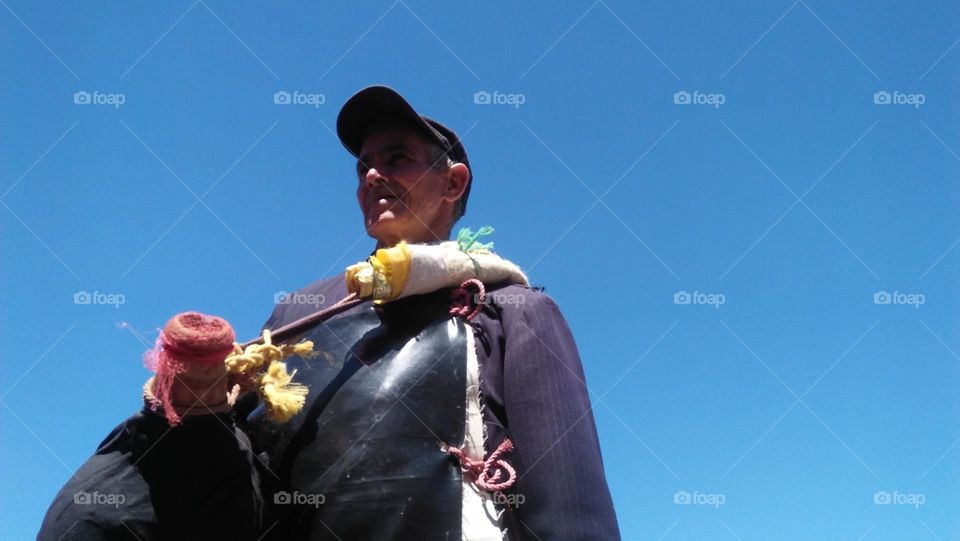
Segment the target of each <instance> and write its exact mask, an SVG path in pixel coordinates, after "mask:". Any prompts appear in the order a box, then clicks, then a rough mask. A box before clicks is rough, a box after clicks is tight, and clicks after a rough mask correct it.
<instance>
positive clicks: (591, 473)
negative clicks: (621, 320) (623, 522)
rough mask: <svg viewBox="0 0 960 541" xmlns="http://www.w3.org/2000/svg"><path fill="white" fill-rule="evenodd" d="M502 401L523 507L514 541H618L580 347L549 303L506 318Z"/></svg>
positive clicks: (529, 298)
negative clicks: (565, 540) (559, 540)
mask: <svg viewBox="0 0 960 541" xmlns="http://www.w3.org/2000/svg"><path fill="white" fill-rule="evenodd" d="M503 333H504V341H505V344H504V350H503V352H504V359H503V386H504V389H503V399H504V407H505V410H506V418H507V423H508V425H509V426H508V430H509V433H510V435H511V437H512V438H513V442H514V456H513V462H514V464H515V466H516V470H517V482H516V484H515V486H514V487H513V490H511V492H513V493H514V494H516V495H517V496H518V498H517V501H518V502H519V501H520V500H519V496H520V495H522V496H523V500H522V501H523V503H522V504H521V505H518V506H516V507H515V509H514V510H513V513H512V514H513V518H514V519H515V520H516V522H517V524H515V525H514V527H513V529H514V530H515V531H514V532H513V533H514V536H512V538H513V537H518V538H521V539H526V538H530V539H571V540H572V539H590V540H597V539H620V534H619V528H618V525H617V519H616V515H615V513H614V509H613V502H612V500H611V498H610V491H609V489H608V487H607V482H606V478H605V477H604V471H603V461H602V458H601V455H600V445H599V442H598V439H597V430H596V426H595V424H594V419H593V411H592V407H591V405H590V398H589V394H588V390H587V386H586V384H585V382H584V381H585V380H584V374H583V367H582V366H581V363H580V356H579V354H578V353H577V346H576V344H575V343H574V340H573V336H572V335H571V333H570V328H569V327H568V325H567V322H566V320H565V319H564V318H563V315H562V314H561V313H560V310H559V308H558V307H557V305H556V303H555V302H554V301H553V300H552V299H551V298H550V297H548V296H546V295H544V294H542V293H540V292H537V291H529V293H528V294H527V295H525V296H524V302H523V303H522V304H520V305H519V306H517V307H515V308H514V309H508V310H504V314H503Z"/></svg>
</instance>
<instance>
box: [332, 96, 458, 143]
mask: <svg viewBox="0 0 960 541" xmlns="http://www.w3.org/2000/svg"><path fill="white" fill-rule="evenodd" d="M384 117H395V118H400V119H403V120H406V121H409V122H410V123H411V125H413V126H416V127H417V128H419V129H420V130H421V131H423V133H424V134H425V135H427V136H428V137H430V138H431V139H433V140H435V141H436V142H437V143H439V144H440V145H441V146H443V147H445V148H449V147H450V145H451V143H450V141H449V140H448V139H447V138H446V137H444V136H443V135H442V134H440V133H439V132H437V130H436V129H435V128H433V127H432V126H431V125H430V124H429V123H427V121H426V120H424V119H423V117H421V116H420V114H419V113H417V111H416V110H415V109H414V108H413V106H411V105H410V104H409V103H407V100H405V99H403V97H402V96H401V95H400V94H398V93H397V91H396V90H394V89H392V88H390V87H388V86H380V85H377V86H368V87H367V88H364V89H363V90H361V91H359V92H357V93H356V94H354V95H353V96H352V97H351V98H350V99H349V100H347V102H346V103H345V104H343V108H342V109H340V114H339V115H338V116H337V136H338V137H340V142H341V143H343V146H344V147H346V149H347V150H348V151H349V152H350V154H353V155H354V156H359V155H360V150H361V149H362V148H363V141H364V139H366V137H367V132H368V131H369V129H370V125H371V124H373V123H374V122H376V121H377V120H379V119H381V118H384Z"/></svg>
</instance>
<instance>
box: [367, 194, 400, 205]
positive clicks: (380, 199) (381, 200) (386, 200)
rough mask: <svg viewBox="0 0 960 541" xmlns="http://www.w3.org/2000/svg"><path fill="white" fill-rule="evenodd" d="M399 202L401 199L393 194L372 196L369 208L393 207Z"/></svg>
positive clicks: (368, 201) (369, 199)
mask: <svg viewBox="0 0 960 541" xmlns="http://www.w3.org/2000/svg"><path fill="white" fill-rule="evenodd" d="M398 201H400V197H399V196H397V195H394V194H392V193H382V194H377V195H372V196H370V197H369V198H368V199H367V208H376V207H380V206H385V205H389V206H390V207H393V206H395V205H396V203H397V202H398Z"/></svg>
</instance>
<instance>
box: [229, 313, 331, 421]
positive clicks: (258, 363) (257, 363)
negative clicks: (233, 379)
mask: <svg viewBox="0 0 960 541" xmlns="http://www.w3.org/2000/svg"><path fill="white" fill-rule="evenodd" d="M291 355H299V356H301V357H304V358H308V357H313V356H314V355H316V353H315V352H314V351H313V342H311V341H310V340H304V341H302V342H299V343H297V344H281V345H279V346H275V345H274V344H273V339H272V338H271V336H270V330H269V329H266V330H264V331H263V343H261V344H251V345H249V346H247V347H246V349H241V348H240V346H239V345H235V346H234V352H233V353H231V354H230V355H228V356H227V358H226V359H225V360H224V363H225V364H226V365H227V372H229V373H231V374H234V375H237V376H246V378H241V381H245V382H246V384H248V385H252V386H258V387H259V391H260V396H261V397H262V398H263V400H264V402H265V404H266V407H267V413H268V414H269V415H270V418H271V419H273V420H274V421H277V422H281V423H283V422H286V421H288V420H290V418H292V417H293V416H294V415H296V414H297V413H300V410H301V409H303V404H304V402H305V401H306V396H307V392H308V391H309V389H307V387H306V386H304V385H301V384H299V383H294V382H293V376H294V375H295V374H296V373H297V371H296V370H294V371H293V374H288V373H287V365H286V364H284V362H283V361H284V360H285V359H286V358H287V357H290V356H291ZM261 371H263V373H262V374H258V372H261Z"/></svg>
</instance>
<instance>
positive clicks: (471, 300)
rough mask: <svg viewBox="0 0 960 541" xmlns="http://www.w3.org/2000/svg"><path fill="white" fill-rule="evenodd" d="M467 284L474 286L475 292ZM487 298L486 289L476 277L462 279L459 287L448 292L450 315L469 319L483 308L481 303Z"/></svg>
mask: <svg viewBox="0 0 960 541" xmlns="http://www.w3.org/2000/svg"><path fill="white" fill-rule="evenodd" d="M468 286H473V287H475V288H476V292H475V293H471V292H470V289H469V288H468ZM486 300H487V290H486V289H485V288H484V287H483V282H481V281H480V280H477V279H476V278H469V279H467V280H464V281H463V282H462V283H461V284H460V287H457V288H456V289H454V290H453V291H451V292H450V315H451V316H462V317H464V318H466V319H467V321H470V320H471V319H473V318H474V317H476V315H477V314H479V313H480V310H481V308H483V303H484V302H485V301H486Z"/></svg>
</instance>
